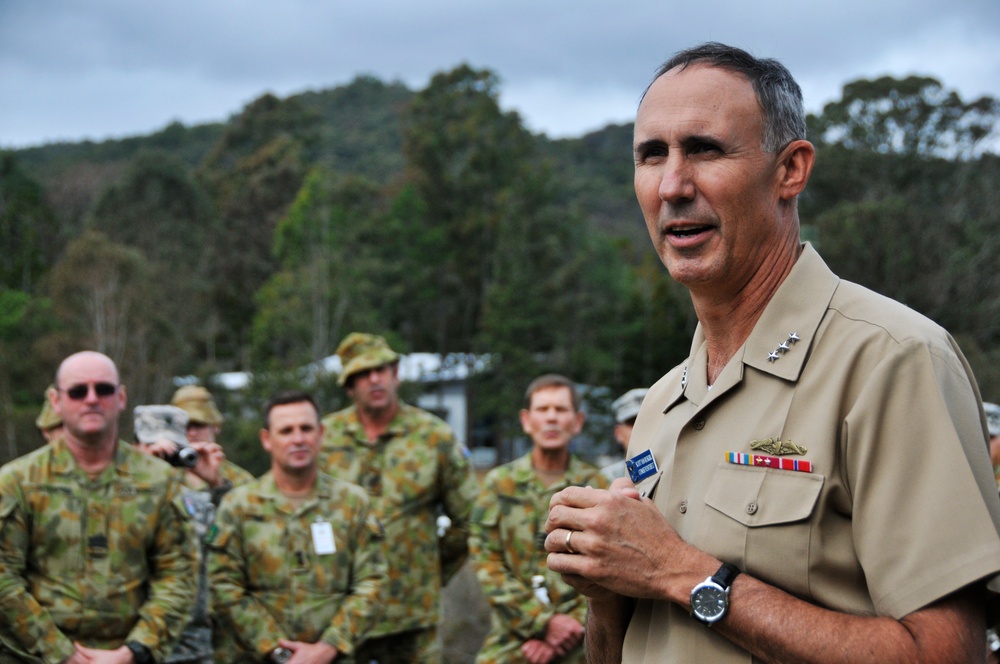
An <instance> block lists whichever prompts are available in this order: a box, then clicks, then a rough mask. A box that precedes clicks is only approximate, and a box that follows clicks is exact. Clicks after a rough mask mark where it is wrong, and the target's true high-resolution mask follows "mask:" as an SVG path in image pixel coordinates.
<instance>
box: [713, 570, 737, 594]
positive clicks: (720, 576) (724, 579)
mask: <svg viewBox="0 0 1000 664" xmlns="http://www.w3.org/2000/svg"><path fill="white" fill-rule="evenodd" d="M739 573H740V568H739V567H737V566H736V565H730V564H729V563H722V567H720V568H719V571H718V572H716V573H715V574H713V575H712V581H715V582H716V583H718V584H719V585H720V586H722V587H723V588H725V589H727V590H728V589H729V586H731V585H733V580H734V579H736V577H737V576H738V575H739Z"/></svg>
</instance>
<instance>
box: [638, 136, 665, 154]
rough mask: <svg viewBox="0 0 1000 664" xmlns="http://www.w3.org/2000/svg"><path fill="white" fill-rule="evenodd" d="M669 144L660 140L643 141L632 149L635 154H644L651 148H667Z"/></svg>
mask: <svg viewBox="0 0 1000 664" xmlns="http://www.w3.org/2000/svg"><path fill="white" fill-rule="evenodd" d="M666 145H667V142H666V141H664V140H661V139H659V138H650V139H648V140H645V141H642V142H641V143H636V144H635V147H633V148H632V152H633V153H634V154H637V155H638V154H642V153H643V152H646V151H647V150H649V148H661V147H666Z"/></svg>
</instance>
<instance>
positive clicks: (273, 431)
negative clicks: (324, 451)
mask: <svg viewBox="0 0 1000 664" xmlns="http://www.w3.org/2000/svg"><path fill="white" fill-rule="evenodd" d="M264 422H265V424H264V429H263V430H261V443H262V444H263V446H264V449H266V450H267V451H268V452H269V453H270V454H271V471H270V472H268V473H266V474H265V475H263V476H262V477H260V478H259V479H257V480H255V481H253V482H251V483H249V484H245V485H243V486H241V487H237V488H236V489H234V490H233V491H232V492H230V493H229V495H227V496H226V498H225V500H223V501H222V505H221V506H220V508H219V513H218V517H217V520H216V525H215V527H214V528H213V531H212V533H211V535H210V536H209V550H210V553H209V569H210V576H211V584H212V594H213V601H214V607H215V610H216V616H217V618H218V621H219V624H218V625H217V626H216V629H217V631H218V632H219V634H220V636H222V637H224V639H225V644H226V645H225V646H223V644H222V641H219V642H217V643H219V647H217V649H216V654H217V661H220V662H240V663H242V662H247V663H248V664H249V663H251V662H261V661H265V662H267V661H270V662H274V663H276V664H281V663H283V662H286V661H287V662H289V663H290V664H295V663H296V662H310V663H323V662H332V661H334V660H336V661H337V662H338V664H340V663H342V662H354V661H357V660H355V659H354V655H355V653H356V651H357V646H358V643H359V642H360V641H361V639H362V638H364V636H365V634H366V633H367V632H368V631H369V630H370V629H371V627H372V626H373V625H374V624H375V621H376V620H377V618H378V615H379V610H380V604H381V592H382V587H383V584H384V583H385V573H386V565H385V554H384V552H383V550H382V530H381V527H380V525H379V523H378V520H377V519H376V518H375V516H374V514H372V512H371V510H370V508H369V500H368V496H367V494H366V493H365V492H364V491H363V490H362V489H361V488H360V487H358V486H355V485H353V484H349V483H347V482H342V481H340V480H336V479H334V478H332V477H330V476H329V475H325V474H323V473H320V472H319V471H318V468H317V465H316V457H317V454H318V452H319V447H320V440H321V438H322V435H323V427H322V425H321V424H320V422H319V411H318V409H317V408H316V405H315V403H314V402H313V400H312V397H311V396H309V395H307V394H305V393H302V392H288V393H282V394H279V395H277V396H276V397H274V398H272V399H271V401H269V402H268V404H267V406H265V410H264ZM363 661H364V664H368V662H367V660H363Z"/></svg>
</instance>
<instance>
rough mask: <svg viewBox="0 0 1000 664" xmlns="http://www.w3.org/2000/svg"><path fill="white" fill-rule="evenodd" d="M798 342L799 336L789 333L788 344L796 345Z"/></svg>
mask: <svg viewBox="0 0 1000 664" xmlns="http://www.w3.org/2000/svg"><path fill="white" fill-rule="evenodd" d="M798 340H799V335H798V334H796V333H795V332H789V333H788V343H790V344H793V343H795V342H796V341H798Z"/></svg>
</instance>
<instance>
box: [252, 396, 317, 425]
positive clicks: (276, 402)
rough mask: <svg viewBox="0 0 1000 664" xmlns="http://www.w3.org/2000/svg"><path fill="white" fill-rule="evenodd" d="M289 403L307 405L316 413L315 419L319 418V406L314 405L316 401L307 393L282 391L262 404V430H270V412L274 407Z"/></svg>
mask: <svg viewBox="0 0 1000 664" xmlns="http://www.w3.org/2000/svg"><path fill="white" fill-rule="evenodd" d="M291 403H308V404H310V405H311V406H312V407H313V410H315V411H316V419H317V420H318V419H319V418H320V413H319V406H317V405H316V400H315V399H313V397H312V395H311V394H309V393H308V392H303V391H301V390H284V391H282V392H278V393H277V394H274V395H272V396H271V398H270V399H268V400H267V402H266V403H265V404H264V428H265V429H267V430H270V429H271V411H272V410H274V408H275V407H276V406H287V405H288V404H291Z"/></svg>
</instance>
